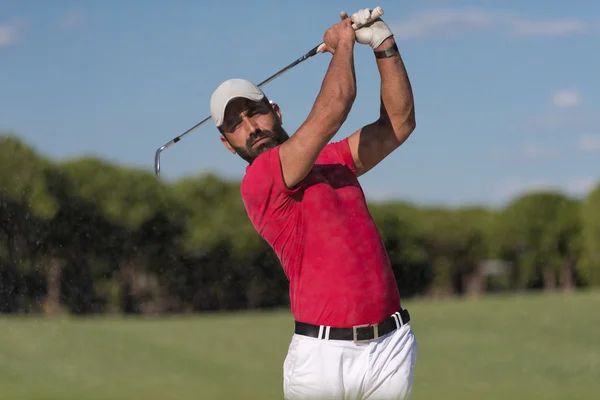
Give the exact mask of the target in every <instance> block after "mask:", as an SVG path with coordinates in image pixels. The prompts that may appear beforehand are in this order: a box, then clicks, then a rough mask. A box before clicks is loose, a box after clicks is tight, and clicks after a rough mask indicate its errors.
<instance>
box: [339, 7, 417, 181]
mask: <svg viewBox="0 0 600 400" xmlns="http://www.w3.org/2000/svg"><path fill="white" fill-rule="evenodd" d="M369 15H370V13H369V12H368V10H361V11H359V12H357V13H356V14H354V15H353V16H352V19H353V20H355V21H354V22H357V21H358V22H361V21H362V20H366V19H367V18H368V16H369ZM356 36H357V39H358V42H359V43H362V44H369V45H371V47H372V48H373V50H374V51H375V54H379V55H380V57H381V58H376V61H377V67H378V69H379V74H380V75H381V98H380V102H381V103H380V116H379V119H378V120H377V121H375V122H373V123H371V124H368V125H366V126H364V127H363V128H361V129H359V130H358V131H357V132H355V133H354V134H352V135H351V136H350V137H349V138H348V142H349V145H350V150H351V152H352V157H353V158H354V163H355V164H356V172H357V175H362V174H364V173H366V172H367V171H369V170H370V169H372V168H373V167H374V166H376V165H377V164H379V163H380V162H381V161H382V160H383V159H384V158H385V157H387V156H388V155H389V154H390V153H392V152H393V151H394V150H395V149H397V148H398V147H399V146H400V145H401V144H402V143H404V141H406V139H408V137H409V136H410V134H411V133H412V132H413V131H414V129H415V127H416V122H415V108H414V100H413V94H412V88H411V85H410V81H409V79H408V74H407V73H406V69H405V67H404V62H403V61H402V57H401V56H400V53H399V52H398V48H397V46H396V42H395V40H394V37H393V35H392V32H391V30H390V29H389V28H388V27H387V25H385V23H384V22H383V21H381V20H379V21H376V22H375V23H373V24H372V25H369V26H367V27H365V28H361V29H359V30H358V31H357V32H356Z"/></svg>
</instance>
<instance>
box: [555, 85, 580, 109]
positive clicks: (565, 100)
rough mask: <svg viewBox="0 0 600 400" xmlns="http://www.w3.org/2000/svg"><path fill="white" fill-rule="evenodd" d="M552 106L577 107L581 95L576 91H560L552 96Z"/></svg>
mask: <svg viewBox="0 0 600 400" xmlns="http://www.w3.org/2000/svg"><path fill="white" fill-rule="evenodd" d="M552 104H554V105H555V106H556V107H561V108H565V107H577V106H578V105H580V104H581V94H580V93H579V92H578V91H577V90H570V89H567V90H560V91H558V92H556V93H554V94H553V95H552Z"/></svg>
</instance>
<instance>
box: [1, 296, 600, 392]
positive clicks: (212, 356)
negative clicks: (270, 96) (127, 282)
mask: <svg viewBox="0 0 600 400" xmlns="http://www.w3.org/2000/svg"><path fill="white" fill-rule="evenodd" d="M599 304H600V292H589V293H576V294H569V295H559V294H556V295H532V294H528V295H523V296H511V297H488V298H485V299H482V300H477V301H475V300H451V301H438V302H410V303H406V304H405V306H407V307H408V308H409V310H410V311H411V316H412V326H413V330H414V332H415V334H416V336H417V340H418V343H419V358H418V361H417V369H416V381H415V391H414V396H413V399H415V400H419V399H421V400H423V399H444V400H451V399H461V400H465V399H466V400H468V399H488V400H494V399H579V400H583V399H597V398H598V393H599V392H600V313H599V312H598V309H597V306H598V305H599ZM291 330H292V319H291V316H290V315H289V313H287V312H279V313H275V312H274V313H258V312H257V313H246V314H241V313H240V314H233V315H224V314H222V315H204V316H194V317H186V318H181V317H171V318H162V319H154V318H141V319H121V318H97V319H81V320H77V319H69V318H62V319H57V320H45V319H43V318H35V319H34V318H31V317H27V318H25V317H16V318H14V317H3V318H0V337H1V340H0V398H2V399H10V400H21V399H28V400H29V399H61V400H70V399H77V400H88V399H103V400H112V399H128V400H132V399H140V400H141V399H147V400H152V399H179V400H185V399H207V400H220V399H237V400H243V399H263V400H268V399H282V390H281V387H282V384H281V375H282V363H283V359H284V357H285V354H286V351H287V346H288V343H289V339H290V336H291Z"/></svg>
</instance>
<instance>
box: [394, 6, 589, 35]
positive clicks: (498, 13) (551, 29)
mask: <svg viewBox="0 0 600 400" xmlns="http://www.w3.org/2000/svg"><path fill="white" fill-rule="evenodd" d="M391 25H392V27H393V30H394V32H395V33H396V35H398V36H399V37H402V38H418V37H426V36H446V37H447V36H454V35H457V34H460V33H464V32H467V31H474V30H485V29H488V30H489V29H496V30H497V29H500V30H502V31H504V33H505V34H507V35H509V36H513V37H526V36H546V37H557V36H571V35H577V34H584V33H588V32H591V31H593V30H595V29H597V26H595V25H594V24H591V23H588V22H586V21H583V20H581V19H574V18H561V19H554V20H531V19H528V18H523V17H521V16H518V15H516V14H513V13H510V12H507V11H502V10H491V9H479V8H464V9H437V10H429V11H424V12H422V13H418V14H413V15H412V16H411V17H409V18H408V19H407V20H405V21H400V22H399V23H396V24H391Z"/></svg>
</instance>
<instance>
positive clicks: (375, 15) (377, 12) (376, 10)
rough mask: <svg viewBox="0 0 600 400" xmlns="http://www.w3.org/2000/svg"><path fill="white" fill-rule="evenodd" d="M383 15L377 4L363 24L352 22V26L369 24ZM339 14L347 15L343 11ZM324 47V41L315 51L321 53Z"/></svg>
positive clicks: (357, 27) (358, 26)
mask: <svg viewBox="0 0 600 400" xmlns="http://www.w3.org/2000/svg"><path fill="white" fill-rule="evenodd" d="M382 15H383V8H381V6H377V7H375V8H374V9H373V11H371V16H370V17H369V19H368V20H367V22H365V23H364V24H352V28H353V29H354V30H358V29H360V28H362V27H363V26H365V25H368V24H370V23H371V22H373V21H375V20H376V19H377V18H379V17H381V16H382ZM340 16H341V17H342V19H344V18H346V17H348V15H347V14H346V12H345V11H342V12H341V13H340ZM324 47H325V43H321V44H320V45H319V46H318V47H317V53H321V52H323V48H324Z"/></svg>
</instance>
